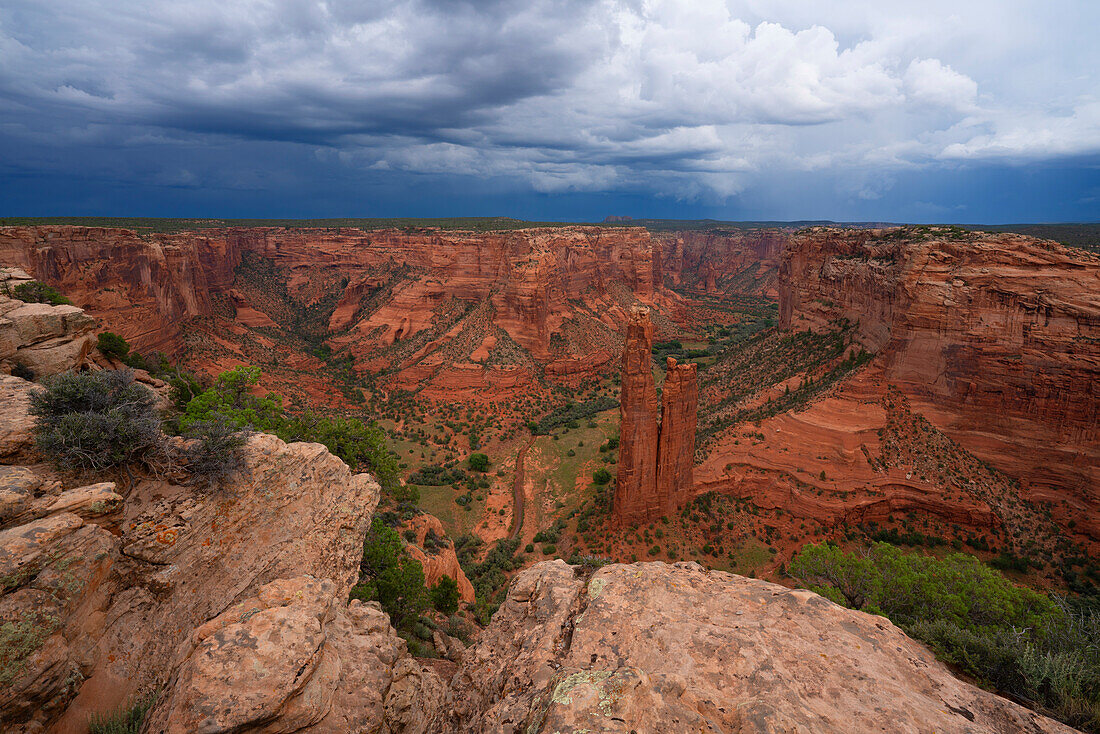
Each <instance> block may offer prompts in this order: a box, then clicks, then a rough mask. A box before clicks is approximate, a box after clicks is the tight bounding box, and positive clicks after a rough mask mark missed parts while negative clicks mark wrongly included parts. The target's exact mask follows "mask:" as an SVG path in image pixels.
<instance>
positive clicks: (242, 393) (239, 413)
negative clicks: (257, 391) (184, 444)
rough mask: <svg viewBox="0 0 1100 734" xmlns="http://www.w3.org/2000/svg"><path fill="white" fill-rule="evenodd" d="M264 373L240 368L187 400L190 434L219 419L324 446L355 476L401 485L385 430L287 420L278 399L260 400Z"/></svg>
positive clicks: (346, 421) (391, 487)
mask: <svg viewBox="0 0 1100 734" xmlns="http://www.w3.org/2000/svg"><path fill="white" fill-rule="evenodd" d="M260 374H261V372H260V368H259V367H248V366H244V365H241V366H239V367H235V368H234V369H232V370H229V371H228V372H223V373H222V374H221V375H219V376H218V379H217V380H216V381H215V383H214V385H213V386H211V387H210V388H208V389H206V390H203V391H202V392H201V393H199V394H198V395H195V396H194V397H192V398H191V399H190V400H188V402H187V404H186V406H185V407H184V410H183V415H182V416H181V417H180V419H179V426H180V429H181V430H182V431H183V432H184V433H186V432H187V431H189V430H190V429H191V427H192V426H194V425H195V424H199V423H203V422H207V421H211V420H215V419H216V418H217V417H218V416H220V417H221V419H222V420H224V421H225V422H226V423H227V424H228V425H230V426H231V427H234V428H239V429H246V428H251V429H255V430H257V431H263V432H265V433H273V434H275V435H277V436H278V437H279V438H281V439H283V440H284V441H313V442H316V443H322V444H324V445H325V447H326V448H327V449H328V450H329V451H330V452H331V453H332V454H334V455H335V456H339V457H340V458H341V459H343V461H344V463H346V464H347V465H348V466H349V467H351V469H352V470H353V471H369V472H371V473H372V474H374V477H375V479H377V480H378V483H379V484H380V485H382V488H383V489H385V490H387V491H389V492H394V491H396V490H397V489H398V485H399V481H398V478H399V470H398V467H397V463H398V462H397V457H396V456H395V455H394V454H393V452H391V451H390V450H389V448H387V446H386V436H385V434H384V433H383V432H382V429H381V428H379V427H378V426H377V425H374V424H372V423H365V422H363V421H361V420H359V419H358V418H343V417H329V416H320V415H317V414H315V413H311V412H308V411H307V412H304V413H301V414H297V415H289V414H287V413H286V412H285V411H284V409H283V400H282V398H281V397H280V396H278V395H275V394H268V395H264V396H257V395H253V394H252V393H251V389H252V388H253V387H255V386H256V385H258V384H259V381H260Z"/></svg>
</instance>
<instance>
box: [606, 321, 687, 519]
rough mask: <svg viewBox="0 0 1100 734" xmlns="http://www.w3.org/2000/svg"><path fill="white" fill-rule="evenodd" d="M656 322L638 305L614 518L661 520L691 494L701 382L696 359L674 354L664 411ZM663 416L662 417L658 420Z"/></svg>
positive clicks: (622, 397)
mask: <svg viewBox="0 0 1100 734" xmlns="http://www.w3.org/2000/svg"><path fill="white" fill-rule="evenodd" d="M652 351H653V324H652V323H651V322H650V320H649V314H648V312H647V311H644V310H642V309H638V310H635V311H634V312H632V313H631V315H630V321H629V322H628V323H627V331H626V344H625V346H624V347H623V373H622V382H621V390H620V394H619V425H620V436H619V461H618V464H617V465H616V466H617V469H618V479H617V482H616V485H615V498H614V506H613V512H612V522H613V523H614V524H615V525H616V526H617V527H626V526H629V525H637V524H638V523H643V522H649V521H651V520H655V519H657V518H658V517H661V516H662V515H666V514H668V513H669V512H670V511H671V510H672V509H674V508H675V507H678V506H679V505H680V504H682V503H683V502H685V501H686V500H688V499H690V498H691V496H692V494H693V489H694V487H693V480H692V471H693V465H694V463H695V423H696V414H697V411H698V404H699V387H698V381H697V380H696V370H695V365H693V364H687V365H680V364H677V363H676V360H675V359H672V358H669V360H668V364H667V367H668V372H667V374H666V377H665V383H664V386H663V388H662V394H661V404H660V405H661V408H660V413H659V414H658V409H657V390H656V387H655V386H654V382H653V362H652V358H651V354H652ZM658 418H660V420H661V422H660V425H658V422H657V420H658Z"/></svg>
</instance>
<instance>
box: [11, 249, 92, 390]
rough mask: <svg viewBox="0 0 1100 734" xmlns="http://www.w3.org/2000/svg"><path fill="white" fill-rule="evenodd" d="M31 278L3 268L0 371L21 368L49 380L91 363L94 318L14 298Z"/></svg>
mask: <svg viewBox="0 0 1100 734" xmlns="http://www.w3.org/2000/svg"><path fill="white" fill-rule="evenodd" d="M31 280H32V278H31V277H30V276H29V275H27V274H26V273H25V272H24V271H22V270H20V269H19V268H0V371H3V372H11V371H12V369H15V368H16V367H21V368H23V369H24V370H30V372H31V373H32V374H34V375H36V376H37V377H48V376H50V375H56V374H58V373H59V372H64V371H65V370H68V369H73V368H75V367H79V366H81V365H83V364H85V363H86V362H87V361H88V357H89V353H90V352H91V350H92V347H94V346H95V337H94V336H93V335H92V331H93V330H94V329H95V325H96V324H95V319H93V318H92V317H91V316H88V315H87V314H85V313H84V311H83V309H80V308H77V307H76V306H69V305H64V306H52V305H50V304H48V303H24V302H23V301H20V300H19V299H17V298H11V297H9V296H8V295H7V294H8V293H11V292H12V291H13V290H14V289H15V287H16V286H18V285H20V284H22V283H28V282H30V281H31Z"/></svg>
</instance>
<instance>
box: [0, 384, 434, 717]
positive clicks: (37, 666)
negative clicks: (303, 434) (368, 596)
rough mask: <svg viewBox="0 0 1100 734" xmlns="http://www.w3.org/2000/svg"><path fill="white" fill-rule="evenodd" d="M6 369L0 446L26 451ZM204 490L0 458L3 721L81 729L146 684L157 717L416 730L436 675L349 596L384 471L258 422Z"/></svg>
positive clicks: (379, 615) (29, 451)
mask: <svg viewBox="0 0 1100 734" xmlns="http://www.w3.org/2000/svg"><path fill="white" fill-rule="evenodd" d="M34 389H36V388H35V387H34V386H33V385H31V383H27V382H25V381H23V380H21V379H19V378H16V377H10V376H0V397H2V398H4V402H3V403H0V426H3V427H4V430H3V431H0V444H2V447H3V449H4V450H3V455H0V462H2V461H5V460H12V459H13V457H18V458H19V460H26V459H27V458H30V459H32V460H33V458H34V457H33V451H34V449H33V444H32V439H31V428H32V426H33V423H32V422H31V421H30V420H28V419H27V415H26V407H27V403H28V401H27V399H26V397H27V395H28V394H29V392H30V391H32V390H34ZM243 458H244V464H245V467H246V468H245V470H244V471H243V472H241V473H240V474H239V475H238V476H236V477H235V478H234V479H233V480H232V481H230V482H228V483H226V484H224V485H223V486H220V487H218V488H216V489H214V490H213V491H206V490H203V489H200V488H198V487H195V486H191V485H187V484H180V483H176V482H174V481H172V480H171V479H170V478H165V479H156V478H139V479H138V480H137V481H136V482H133V483H132V484H131V483H130V482H127V481H123V482H121V483H117V484H116V482H97V483H94V484H88V485H84V486H81V485H80V484H79V483H76V482H74V480H73V479H72V478H71V477H67V476H64V475H58V474H56V473H55V472H53V471H51V470H50V469H49V468H47V467H45V466H43V465H40V464H33V465H20V466H15V465H0V579H2V582H3V583H2V584H0V630H2V635H0V730H3V731H5V732H8V731H10V732H42V731H50V732H72V733H73V734H84V732H86V731H87V721H88V717H89V716H90V715H91V714H92V713H95V712H103V711H108V710H111V709H113V708H115V707H116V706H118V705H120V704H123V703H125V702H126V701H128V700H131V699H132V697H134V696H140V695H142V694H145V693H147V692H149V691H152V690H156V689H159V690H160V696H159V697H158V700H157V704H156V706H155V707H154V709H153V711H152V712H151V714H150V721H151V722H152V723H151V724H150V725H149V727H148V729H147V730H148V731H150V732H180V733H183V732H197V731H202V732H227V731H287V732H290V731H316V732H349V731H424V730H425V728H426V727H427V726H428V723H429V721H430V718H429V717H430V716H434V715H437V713H436V712H438V711H440V710H441V707H442V706H443V701H444V700H445V690H444V686H443V683H442V681H441V680H439V678H438V677H437V676H435V675H434V674H433V673H431V672H430V671H429V670H427V669H425V668H423V667H422V666H421V665H420V664H419V663H417V662H416V661H415V660H413V659H412V658H411V657H409V655H408V652H407V651H406V648H405V643H404V641H403V640H401V639H400V638H399V637H398V636H397V634H396V633H395V632H394V631H393V629H392V628H391V627H390V625H389V620H388V618H387V617H386V615H385V614H384V613H383V612H382V611H381V610H380V609H379V608H378V607H377V605H375V604H367V605H364V604H360V603H359V602H357V601H353V602H352V603H351V604H348V601H347V600H348V592H349V589H350V588H351V585H352V583H354V581H355V580H356V578H357V576H358V569H359V562H360V559H361V556H362V546H363V538H364V536H365V534H366V530H367V526H368V524H369V522H370V518H371V515H372V513H373V511H374V508H375V506H376V504H377V502H378V495H379V488H378V484H377V483H376V482H375V481H374V480H373V478H372V477H370V476H369V475H367V474H358V475H353V474H352V473H351V472H350V471H349V470H348V467H347V466H346V465H345V464H344V463H343V462H342V461H340V460H339V459H338V458H336V457H334V456H332V455H331V454H329V453H328V451H327V450H325V447H324V446H321V445H320V444H307V443H295V444H286V443H283V442H282V441H281V440H279V439H278V438H276V437H274V436H269V435H266V434H261V435H256V436H253V437H252V438H251V439H250V440H249V442H248V444H247V445H246V446H245V449H244V457H243Z"/></svg>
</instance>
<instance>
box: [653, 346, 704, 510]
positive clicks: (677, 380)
mask: <svg viewBox="0 0 1100 734" xmlns="http://www.w3.org/2000/svg"><path fill="white" fill-rule="evenodd" d="M666 366H667V371H666V373H665V381H664V384H663V385H662V386H661V430H660V440H659V442H658V446H657V501H658V503H659V504H660V507H661V513H662V514H665V513H667V512H668V511H669V510H671V509H672V508H675V507H679V506H681V505H683V504H684V503H685V502H687V501H688V500H690V499H691V497H692V495H693V492H694V489H695V483H694V474H693V472H694V467H695V423H696V416H697V414H698V410H699V382H698V379H697V376H696V367H695V365H694V364H677V363H676V360H675V359H673V358H672V357H668V358H667V364H666Z"/></svg>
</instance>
